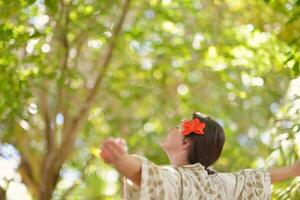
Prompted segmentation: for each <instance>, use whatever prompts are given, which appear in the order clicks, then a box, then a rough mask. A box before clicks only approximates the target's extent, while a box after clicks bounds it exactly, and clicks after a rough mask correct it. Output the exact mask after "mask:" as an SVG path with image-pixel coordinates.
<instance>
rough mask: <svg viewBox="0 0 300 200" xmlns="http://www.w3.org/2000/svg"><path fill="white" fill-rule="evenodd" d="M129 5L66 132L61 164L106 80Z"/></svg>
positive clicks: (127, 4)
mask: <svg viewBox="0 0 300 200" xmlns="http://www.w3.org/2000/svg"><path fill="white" fill-rule="evenodd" d="M129 5H130V0H125V2H124V6H123V11H122V14H121V16H120V18H119V21H118V23H117V25H116V26H115V28H114V29H113V32H112V37H111V40H110V43H109V44H108V47H107V49H106V52H105V53H104V55H103V59H100V62H101V64H100V66H101V68H100V71H99V74H98V76H97V79H96V81H95V84H94V86H93V88H92V89H91V91H90V92H89V94H88V96H87V98H86V100H85V102H84V103H83V106H82V107H81V108H80V109H79V112H78V114H77V115H76V116H75V117H74V118H73V119H72V121H71V123H70V124H69V126H68V129H66V132H64V136H63V141H62V144H61V146H60V149H59V151H58V153H57V156H58V158H57V159H58V160H59V162H60V163H62V162H63V161H64V160H65V158H66V156H68V155H69V153H70V152H71V150H72V148H73V145H74V140H75V138H76V134H77V132H78V129H79V128H80V126H81V124H82V122H83V121H84V119H85V118H86V117H87V115H88V112H89V110H90V108H91V106H92V104H93V103H94V100H95V97H96V95H97V92H98V89H99V87H100V84H101V82H102V80H103V78H104V75H105V72H106V70H107V68H108V65H109V62H110V60H111V58H112V52H113V49H114V47H115V45H116V42H117V39H118V36H119V34H120V31H121V28H122V25H123V23H124V20H125V17H126V14H127V12H128V9H129Z"/></svg>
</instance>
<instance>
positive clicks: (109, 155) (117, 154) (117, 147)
mask: <svg viewBox="0 0 300 200" xmlns="http://www.w3.org/2000/svg"><path fill="white" fill-rule="evenodd" d="M124 143H125V144H126V142H125V140H123V139H120V138H118V139H114V138H108V139H106V140H104V141H103V142H102V144H101V147H100V148H101V153H100V156H101V158H102V159H103V160H104V161H105V162H106V163H112V164H114V163H116V162H118V161H120V160H121V159H122V157H123V156H124V155H125V154H126V150H125V149H124V147H126V146H125V145H124Z"/></svg>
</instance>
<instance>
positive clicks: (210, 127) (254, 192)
mask: <svg viewBox="0 0 300 200" xmlns="http://www.w3.org/2000/svg"><path fill="white" fill-rule="evenodd" d="M224 142H225V135H224V130H223V128H222V127H221V125H219V124H218V123H217V122H216V121H215V120H213V119H212V118H210V117H209V116H206V115H204V114H201V113H194V114H193V119H192V120H183V121H182V122H181V123H180V125H179V126H177V127H175V128H173V129H170V130H168V136H167V137H166V139H165V140H164V141H162V142H161V144H160V146H161V147H162V148H163V149H164V151H165V152H166V154H167V155H168V158H169V160H170V164H171V165H170V166H158V165H156V164H154V163H153V162H151V161H149V160H148V159H147V158H145V157H143V156H139V155H129V154H128V153H127V149H126V148H127V147H126V143H125V141H124V140H122V139H113V138H110V139H107V140H105V141H104V142H103V143H102V145H101V153H100V156H101V158H102V159H103V160H104V162H106V163H108V164H111V165H112V166H113V167H114V168H115V169H116V170H118V171H119V173H120V174H122V175H123V176H124V199H132V200H135V199H143V200H148V199H149V200H154V199H157V200H162V199H166V200H171V199H172V200H177V199H178V200H183V199H189V200H198V199H220V200H221V199H222V200H225V199H228V200H234V199H247V200H248V199H271V183H275V182H278V181H282V180H285V179H288V178H291V177H295V176H299V175H300V162H299V161H298V162H296V163H295V164H294V165H293V166H287V167H282V168H275V169H269V170H268V169H244V170H241V171H238V172H234V173H217V172H214V171H212V170H210V169H209V168H208V167H209V166H211V165H212V164H213V163H214V162H216V161H217V160H218V158H219V157H220V155H221V152H222V149H223V145H224Z"/></svg>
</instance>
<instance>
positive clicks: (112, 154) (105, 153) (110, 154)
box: [100, 138, 142, 186]
mask: <svg viewBox="0 0 300 200" xmlns="http://www.w3.org/2000/svg"><path fill="white" fill-rule="evenodd" d="M100 157H101V158H102V159H103V161H104V162H105V163H107V164H111V165H112V166H113V167H114V168H115V169H116V170H118V171H119V173H120V174H122V175H123V176H125V177H126V178H128V179H129V180H131V181H132V182H133V183H135V184H136V185H138V186H140V185H141V168H142V162H141V160H140V159H138V158H135V157H133V156H130V155H129V154H128V153H127V146H126V142H125V140H123V139H120V138H117V139H113V138H109V139H106V140H104V141H103V142H102V144H101V151H100Z"/></svg>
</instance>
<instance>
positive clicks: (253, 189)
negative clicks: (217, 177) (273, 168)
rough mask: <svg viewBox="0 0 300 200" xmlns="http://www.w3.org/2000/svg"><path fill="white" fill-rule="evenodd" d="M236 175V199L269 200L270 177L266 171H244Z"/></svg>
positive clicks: (270, 191) (263, 169)
mask: <svg viewBox="0 0 300 200" xmlns="http://www.w3.org/2000/svg"><path fill="white" fill-rule="evenodd" d="M236 175H237V177H236V178H237V190H238V191H237V197H238V199H245V200H246V199H247V200H248V199H253V200H254V199H255V200H256V199H257V200H258V199H263V200H270V199H271V193H272V189H271V177H270V172H269V171H268V170H267V169H265V168H262V169H244V170H241V171H239V172H237V173H236Z"/></svg>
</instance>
